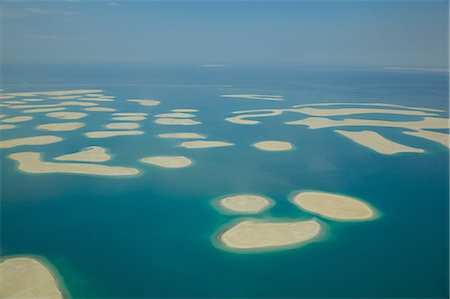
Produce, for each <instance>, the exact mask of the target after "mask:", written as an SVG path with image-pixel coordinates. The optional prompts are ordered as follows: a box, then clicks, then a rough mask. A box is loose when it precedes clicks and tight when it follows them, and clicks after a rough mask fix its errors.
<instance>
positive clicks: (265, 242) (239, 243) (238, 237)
mask: <svg viewBox="0 0 450 299" xmlns="http://www.w3.org/2000/svg"><path fill="white" fill-rule="evenodd" d="M321 231H322V225H321V224H320V223H319V222H318V221H317V220H316V219H312V220H307V221H303V220H302V221H283V222H282V221H277V220H264V221H263V220H255V219H248V220H247V219H246V220H242V221H240V222H238V223H235V224H234V225H232V226H231V227H228V228H227V229H225V230H223V231H222V232H221V233H220V234H219V235H218V237H217V240H218V241H219V242H220V244H221V245H223V246H224V247H225V249H229V250H233V251H235V250H236V251H240V252H246V251H247V252H252V251H255V250H256V251H266V250H283V249H288V248H290V247H297V246H302V245H305V244H306V243H308V242H310V241H313V240H315V239H317V238H318V237H319V236H320V234H321Z"/></svg>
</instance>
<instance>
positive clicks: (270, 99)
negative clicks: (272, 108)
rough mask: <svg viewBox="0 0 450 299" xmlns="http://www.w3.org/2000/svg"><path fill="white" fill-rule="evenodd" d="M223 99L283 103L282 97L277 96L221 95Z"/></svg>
mask: <svg viewBox="0 0 450 299" xmlns="http://www.w3.org/2000/svg"><path fill="white" fill-rule="evenodd" d="M221 97H223V98H241V99H253V100H263V101H284V98H283V97H282V96H277V95H264V94H223V95H221Z"/></svg>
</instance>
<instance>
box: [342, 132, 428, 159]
mask: <svg viewBox="0 0 450 299" xmlns="http://www.w3.org/2000/svg"><path fill="white" fill-rule="evenodd" d="M334 131H335V132H336V133H338V134H341V135H342V136H345V137H347V138H348V139H350V140H352V141H354V142H356V143H358V144H360V145H362V146H365V147H367V148H370V149H371V150H374V151H376V152H377V153H380V154H384V155H394V154H399V153H423V152H425V151H424V150H423V149H420V148H414V147H410V146H406V145H403V144H400V143H397V142H394V141H391V140H389V139H387V138H385V137H383V136H381V135H380V134H378V133H377V132H373V131H357V132H355V131H353V132H352V131H343V130H334Z"/></svg>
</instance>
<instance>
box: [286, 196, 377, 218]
mask: <svg viewBox="0 0 450 299" xmlns="http://www.w3.org/2000/svg"><path fill="white" fill-rule="evenodd" d="M291 201H292V203H294V204H295V205H296V206H297V207H299V208H300V209H302V210H305V211H307V212H309V213H312V214H316V215H320V216H322V217H324V218H328V219H332V220H342V221H348V220H350V221H351V220H354V221H358V220H359V221H361V220H370V219H373V218H374V217H375V216H376V215H375V212H374V211H373V209H372V208H371V207H369V206H368V205H367V204H366V203H364V202H362V201H361V200H359V199H356V198H353V197H350V196H344V195H340V194H333V193H327V192H319V191H304V192H300V193H298V194H297V195H295V196H294V197H293V198H292V200H291Z"/></svg>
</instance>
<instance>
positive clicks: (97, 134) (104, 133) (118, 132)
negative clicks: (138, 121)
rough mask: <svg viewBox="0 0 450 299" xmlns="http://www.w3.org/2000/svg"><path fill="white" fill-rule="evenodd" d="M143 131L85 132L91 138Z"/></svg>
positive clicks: (139, 133) (138, 133) (136, 133)
mask: <svg viewBox="0 0 450 299" xmlns="http://www.w3.org/2000/svg"><path fill="white" fill-rule="evenodd" d="M142 134H144V132H143V131H131V130H130V131H93V132H87V133H84V135H85V136H86V137H89V138H108V137H115V136H128V135H142Z"/></svg>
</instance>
